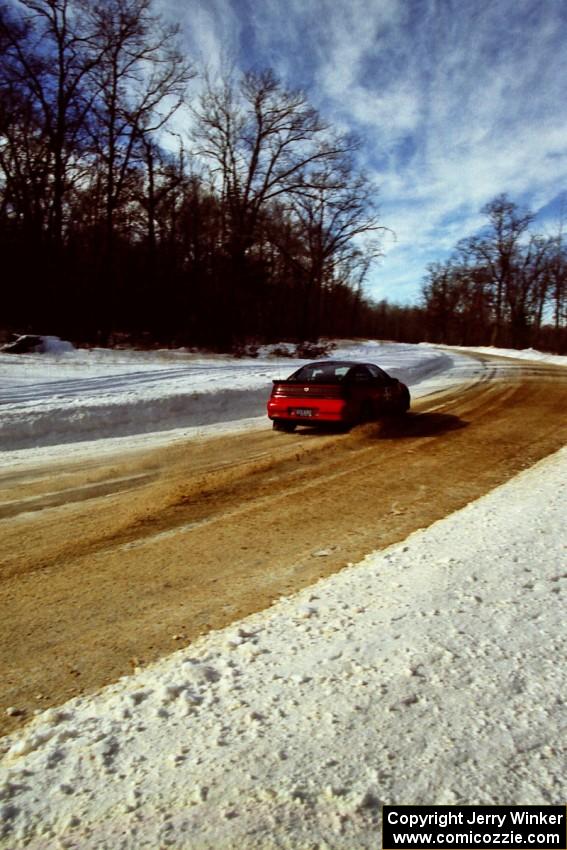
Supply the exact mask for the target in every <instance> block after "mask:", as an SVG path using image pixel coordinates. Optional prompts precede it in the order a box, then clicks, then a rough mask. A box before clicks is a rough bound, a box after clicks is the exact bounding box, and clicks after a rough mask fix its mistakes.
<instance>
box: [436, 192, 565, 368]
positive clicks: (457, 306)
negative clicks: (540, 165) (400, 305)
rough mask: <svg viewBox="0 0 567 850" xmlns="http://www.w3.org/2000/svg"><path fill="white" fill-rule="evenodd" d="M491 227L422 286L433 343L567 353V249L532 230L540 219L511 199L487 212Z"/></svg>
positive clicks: (560, 239) (463, 244) (559, 238)
mask: <svg viewBox="0 0 567 850" xmlns="http://www.w3.org/2000/svg"><path fill="white" fill-rule="evenodd" d="M482 213H483V214H484V215H485V216H486V219H487V222H486V225H485V227H483V228H482V229H481V230H480V232H479V233H477V234H476V235H474V236H470V237H467V238H466V239H463V240H461V241H460V242H459V243H458V245H457V246H456V248H455V250H454V252H453V254H452V255H451V257H450V258H449V259H448V260H447V261H446V262H444V263H435V264H433V265H431V266H429V268H428V273H427V276H426V278H425V281H424V283H423V287H422V308H423V311H424V317H423V318H424V328H425V332H426V338H428V339H429V340H431V341H433V342H444V343H448V344H455V345H495V346H501V347H511V348H526V347H528V346H532V347H534V348H543V349H544V350H551V351H558V352H561V353H564V352H567V245H566V244H565V240H564V236H563V223H562V219H561V220H560V223H559V226H558V227H557V231H556V232H555V233H554V234H552V235H549V234H547V235H544V234H541V233H536V232H534V231H533V229H532V225H533V222H534V214H533V213H532V212H531V211H530V210H527V209H523V208H521V207H520V206H519V205H518V204H516V203H514V202H513V201H511V200H510V199H509V198H508V197H507V196H506V195H499V196H498V197H496V198H494V199H493V200H492V201H490V203H488V204H487V205H486V206H485V207H483V209H482Z"/></svg>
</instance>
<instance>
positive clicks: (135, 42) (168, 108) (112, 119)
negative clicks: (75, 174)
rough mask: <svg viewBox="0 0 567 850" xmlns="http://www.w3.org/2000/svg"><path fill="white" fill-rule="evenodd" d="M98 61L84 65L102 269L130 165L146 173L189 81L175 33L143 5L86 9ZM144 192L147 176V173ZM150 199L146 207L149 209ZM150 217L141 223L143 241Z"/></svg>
mask: <svg viewBox="0 0 567 850" xmlns="http://www.w3.org/2000/svg"><path fill="white" fill-rule="evenodd" d="M91 21H92V24H91V26H92V29H93V32H94V38H95V42H96V44H97V46H98V49H99V51H100V58H99V61H98V62H97V64H96V65H95V66H94V67H93V68H92V71H91V75H90V82H91V86H92V88H93V90H94V91H95V92H96V96H95V98H94V102H93V110H92V115H93V121H92V122H91V137H92V141H93V145H94V150H95V152H96V155H97V157H98V159H99V161H100V163H101V165H102V174H103V185H104V195H105V203H104V206H105V208H104V220H105V233H106V253H107V260H108V264H109V266H112V254H113V244H114V231H115V214H116V211H117V209H118V208H119V206H120V204H121V201H122V199H123V194H124V190H125V187H126V185H127V181H128V178H129V173H130V171H131V169H132V167H133V165H134V163H139V162H145V163H146V165H147V167H148V168H149V169H150V172H151V169H152V162H153V153H152V152H153V151H154V147H153V142H152V141H151V139H152V137H153V136H154V134H156V133H157V132H158V131H159V130H161V129H162V128H163V127H164V126H165V125H166V124H167V122H168V121H169V120H170V119H171V117H172V116H173V115H174V114H175V112H176V111H177V110H178V109H179V107H180V106H181V105H182V103H183V102H184V99H185V96H186V88H187V84H188V82H189V81H190V80H191V79H192V77H193V76H195V72H194V70H193V69H192V67H191V65H190V64H189V62H188V61H187V60H186V59H185V58H184V56H183V55H182V53H181V51H180V49H179V47H178V39H177V37H178V34H179V28H178V27H177V26H169V25H167V24H165V23H164V22H163V21H162V19H161V18H159V16H156V15H154V14H152V12H151V4H150V0H106V2H105V3H103V4H100V5H98V6H97V7H96V8H94V9H93V10H92V12H91ZM149 180H150V186H149V188H150V193H151V190H152V180H153V173H150V178H149ZM151 203H152V202H151V200H150V208H151ZM152 228H153V219H152V218H151V212H150V220H149V231H150V236H151V233H152Z"/></svg>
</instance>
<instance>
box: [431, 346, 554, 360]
mask: <svg viewBox="0 0 567 850" xmlns="http://www.w3.org/2000/svg"><path fill="white" fill-rule="evenodd" d="M423 344H425V343H423ZM436 348H441V349H442V348H445V346H443V345H438V346H436ZM447 348H450V350H451V351H463V352H467V351H470V352H475V351H476V352H478V354H491V355H492V356H494V357H513V358H514V359H515V360H532V361H533V360H535V361H538V362H539V363H554V364H555V365H557V366H567V356H565V355H563V354H548V353H546V352H544V351H536V349H535V348H523V349H521V350H519V349H516V348H494V347H492V346H489V345H485V346H478V347H470V346H463V345H451V346H447Z"/></svg>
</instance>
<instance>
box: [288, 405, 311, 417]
mask: <svg viewBox="0 0 567 850" xmlns="http://www.w3.org/2000/svg"><path fill="white" fill-rule="evenodd" d="M291 412H292V413H293V415H294V416H313V408H311V407H292V408H291Z"/></svg>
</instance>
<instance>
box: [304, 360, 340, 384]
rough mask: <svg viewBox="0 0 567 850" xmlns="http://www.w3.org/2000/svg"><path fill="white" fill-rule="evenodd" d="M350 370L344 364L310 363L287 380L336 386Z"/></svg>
mask: <svg viewBox="0 0 567 850" xmlns="http://www.w3.org/2000/svg"><path fill="white" fill-rule="evenodd" d="M350 368H351V367H350V365H349V364H346V363H311V364H310V365H308V366H302V367H301V369H298V370H297V372H294V373H293V375H292V376H291V377H290V378H289V380H290V381H295V382H297V383H301V384H312V383H316V384H338V383H339V382H340V381H342V380H343V379H344V378H345V376H346V374H347V372H348V371H349V369H350Z"/></svg>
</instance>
